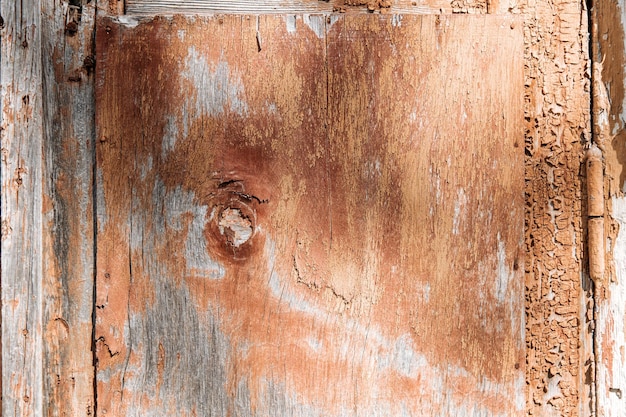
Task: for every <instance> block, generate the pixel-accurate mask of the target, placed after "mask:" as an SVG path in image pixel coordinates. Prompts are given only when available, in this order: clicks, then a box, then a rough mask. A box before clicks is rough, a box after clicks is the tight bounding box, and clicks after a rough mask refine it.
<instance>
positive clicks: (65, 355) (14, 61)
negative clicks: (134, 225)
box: [0, 0, 95, 416]
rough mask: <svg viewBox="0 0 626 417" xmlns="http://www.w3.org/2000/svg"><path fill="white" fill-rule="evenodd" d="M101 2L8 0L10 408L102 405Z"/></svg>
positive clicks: (5, 156)
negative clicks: (98, 241) (96, 320)
mask: <svg viewBox="0 0 626 417" xmlns="http://www.w3.org/2000/svg"><path fill="white" fill-rule="evenodd" d="M85 3H86V2H85ZM93 3H95V2H92V4H86V5H84V6H82V7H80V8H74V7H70V6H69V5H68V3H66V2H61V3H59V2H57V1H54V0H44V1H35V0H23V1H20V2H15V1H10V0H3V1H2V2H1V11H2V17H3V20H4V28H3V29H2V63H1V67H0V81H1V85H2V102H1V106H2V125H1V128H2V290H1V291H2V382H3V383H2V401H3V402H2V411H3V415H10V416H44V415H45V416H62V415H63V416H89V415H93V414H94V411H95V410H94V406H95V405H94V396H93V377H94V369H93V357H92V353H91V345H92V309H93V266H94V263H93V240H94V236H93V220H92V212H93V206H92V183H93V178H92V172H93V148H92V146H93V138H94V134H93V133H94V127H93V126H94V99H93V78H92V76H91V75H89V74H88V73H90V72H92V69H88V68H86V67H90V66H91V65H92V61H91V60H89V59H87V60H85V58H86V57H87V56H88V55H90V54H91V52H90V48H92V43H93V42H92V35H93V21H94V15H95V4H93ZM79 11H80V13H79V14H77V12H79ZM72 16H74V17H72ZM68 23H69V25H68ZM74 23H75V25H73V24H74ZM85 62H87V64H88V65H87V66H86V67H85V65H84V63H85Z"/></svg>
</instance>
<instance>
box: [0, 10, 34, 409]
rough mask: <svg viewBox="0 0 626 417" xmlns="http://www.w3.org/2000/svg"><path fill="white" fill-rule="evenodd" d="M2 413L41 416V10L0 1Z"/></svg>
mask: <svg viewBox="0 0 626 417" xmlns="http://www.w3.org/2000/svg"><path fill="white" fill-rule="evenodd" d="M1 10H2V17H3V19H4V28H3V29H2V36H1V43H2V60H1V62H0V83H1V85H2V103H1V104H0V105H1V106H2V116H1V117H2V126H1V127H2V130H1V135H2V136H1V141H2V173H1V178H2V250H1V253H2V268H1V271H2V290H1V291H2V413H3V415H7V416H35V415H43V405H44V399H43V390H42V379H43V367H42V363H41V359H42V357H43V346H42V332H43V331H44V329H43V323H42V302H43V295H44V294H43V289H42V285H43V283H42V276H43V273H42V240H41V237H42V230H43V219H42V208H43V203H44V202H43V201H42V197H43V192H42V191H43V184H42V180H43V171H42V148H43V118H42V111H43V109H42V100H41V95H42V67H41V9H40V6H39V2H38V1H31V0H24V1H21V2H15V1H12V0H3V1H2V3H1Z"/></svg>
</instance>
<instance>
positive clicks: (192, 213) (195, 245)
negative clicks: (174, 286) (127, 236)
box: [152, 180, 226, 279]
mask: <svg viewBox="0 0 626 417" xmlns="http://www.w3.org/2000/svg"><path fill="white" fill-rule="evenodd" d="M152 197H153V198H152V200H153V214H152V219H153V222H154V224H155V226H154V227H155V228H156V231H157V233H160V234H165V233H167V229H171V230H175V231H183V230H184V229H185V228H187V239H186V241H185V262H186V274H187V275H193V276H196V277H201V278H208V279H221V278H223V277H224V275H225V274H226V270H225V268H224V266H223V265H221V264H220V263H219V262H217V261H215V260H214V259H212V258H211V257H210V256H209V252H208V249H207V242H206V238H205V236H204V228H205V225H206V214H207V210H208V208H207V206H204V205H197V204H196V202H195V201H194V200H195V197H194V193H193V192H190V191H185V190H183V189H182V188H181V187H176V188H175V189H173V190H171V191H167V189H166V187H165V186H164V185H163V183H162V182H161V181H160V180H157V181H156V184H155V187H154V190H153V196H152ZM190 217H191V221H189V218H190Z"/></svg>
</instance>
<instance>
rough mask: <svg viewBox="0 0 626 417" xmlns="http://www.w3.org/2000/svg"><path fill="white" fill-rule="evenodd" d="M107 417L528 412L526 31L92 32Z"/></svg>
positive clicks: (445, 21)
mask: <svg viewBox="0 0 626 417" xmlns="http://www.w3.org/2000/svg"><path fill="white" fill-rule="evenodd" d="M97 49H98V56H97V62H98V74H97V104H98V106H97V108H98V110H97V125H98V150H97V177H98V195H97V197H98V199H97V205H98V243H97V247H98V252H97V268H98V277H97V297H96V298H97V317H96V333H97V334H96V337H97V340H98V343H97V357H98V374H97V379H98V386H97V390H98V403H99V411H101V412H104V411H106V412H107V413H108V414H113V415H142V416H143V415H169V414H177V415H178V414H180V415H215V416H224V415H232V416H244V415H255V416H266V415H277V416H278V415H280V416H291V415H293V416H318V415H320V416H322V415H323V416H344V415H359V416H360V415H367V416H375V415H381V416H382V415H476V416H478V415H507V416H509V415H520V414H521V413H522V412H523V408H524V395H523V389H524V374H523V362H524V355H523V343H524V339H523V312H524V309H523V279H522V278H523V272H522V271H523V261H522V250H523V248H522V243H523V220H522V219H523V185H524V182H523V178H524V176H523V146H522V145H523V141H522V140H523V132H522V122H523V112H522V88H523V77H522V70H523V65H522V34H521V28H520V27H519V25H518V26H516V25H515V22H514V21H512V20H511V18H509V17H506V18H504V17H497V16H480V17H477V16H473V17H468V16H434V15H430V16H341V17H337V16H296V17H294V16H285V17H282V16H261V17H256V16H237V17H235V16H216V17H189V18H183V17H175V18H155V19H153V20H149V21H148V20H147V21H142V22H131V23H129V22H128V21H126V22H125V23H124V22H120V21H117V20H114V19H108V18H103V19H100V21H99V22H98V28H97Z"/></svg>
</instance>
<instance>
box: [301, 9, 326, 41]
mask: <svg viewBox="0 0 626 417" xmlns="http://www.w3.org/2000/svg"><path fill="white" fill-rule="evenodd" d="M302 20H304V24H305V25H307V26H308V27H309V29H311V30H312V31H313V33H315V35H316V36H317V37H318V38H320V39H324V37H325V36H326V16H324V15H320V14H305V15H304V16H303V17H302Z"/></svg>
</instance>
